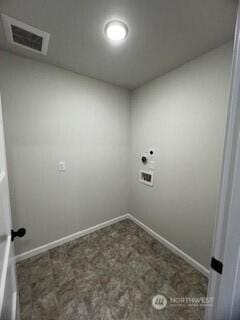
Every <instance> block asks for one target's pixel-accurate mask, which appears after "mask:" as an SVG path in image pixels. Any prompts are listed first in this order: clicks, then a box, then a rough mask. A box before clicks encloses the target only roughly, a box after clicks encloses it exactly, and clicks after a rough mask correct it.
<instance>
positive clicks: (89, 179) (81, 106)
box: [0, 51, 129, 253]
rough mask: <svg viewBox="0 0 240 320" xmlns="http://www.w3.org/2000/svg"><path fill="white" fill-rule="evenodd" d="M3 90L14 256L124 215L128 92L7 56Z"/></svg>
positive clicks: (2, 56)
mask: <svg viewBox="0 0 240 320" xmlns="http://www.w3.org/2000/svg"><path fill="white" fill-rule="evenodd" d="M0 91H1V92H2V102H3V115H4V120H5V131H6V141H7V158H8V166H9V180H10V192H11V205H12V214H13V221H14V226H15V228H18V227H22V226H24V227H26V229H27V235H26V237H25V238H24V239H21V240H18V241H16V247H17V253H21V252H23V251H26V250H29V249H32V248H35V247H37V246H40V245H42V244H45V243H48V242H49V241H53V240H56V239H58V238H61V237H63V236H66V235H68V234H71V233H73V232H76V231H79V230H82V229H85V228H87V227H90V226H93V225H96V224H98V223H100V222H103V221H105V220H107V219H110V218H114V217H117V216H119V215H122V214H124V213H126V211H127V193H128V192H127V174H126V170H127V165H128V161H127V156H128V153H127V151H128V147H129V146H128V143H129V92H128V91H126V90H123V89H120V88H118V87H115V86H112V85H109V84H106V83H104V82H100V81H96V80H93V79H90V78H87V77H81V76H79V75H77V74H74V73H71V72H68V71H64V70H62V69H58V68H55V67H53V66H49V65H46V64H41V63H38V62H34V61H31V60H27V59H23V58H20V57H17V56H14V55H11V54H8V53H6V52H4V51H0ZM60 160H65V161H66V166H67V170H66V172H65V173H60V172H59V171H58V162H59V161H60Z"/></svg>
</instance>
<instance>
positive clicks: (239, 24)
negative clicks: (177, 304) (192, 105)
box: [205, 5, 240, 320]
mask: <svg viewBox="0 0 240 320" xmlns="http://www.w3.org/2000/svg"><path fill="white" fill-rule="evenodd" d="M239 132H240V5H238V11H237V20H236V27H235V38H234V48H233V60H232V71H231V89H230V98H229V108H228V117H227V126H226V134H225V144H224V152H223V164H222V172H221V182H220V191H219V200H218V212H217V217H216V220H215V228H214V234H213V244H212V256H213V257H214V258H216V259H217V260H219V261H221V262H222V263H223V272H222V274H219V273H217V272H216V271H214V270H211V272H210V277H209V285H208V297H213V306H211V307H206V312H205V320H225V319H228V320H235V319H239V318H240V316H239V315H240V303H239V302H238V303H237V304H236V301H237V300H238V299H240V232H239V226H240V134H239ZM238 301H239V300H238ZM237 305H238V307H237ZM237 316H238V317H237Z"/></svg>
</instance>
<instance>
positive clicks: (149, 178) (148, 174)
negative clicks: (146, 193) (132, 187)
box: [139, 170, 153, 187]
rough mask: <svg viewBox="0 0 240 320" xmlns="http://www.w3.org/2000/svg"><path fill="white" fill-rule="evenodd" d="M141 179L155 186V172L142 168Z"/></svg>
mask: <svg viewBox="0 0 240 320" xmlns="http://www.w3.org/2000/svg"><path fill="white" fill-rule="evenodd" d="M139 181H140V182H142V183H144V184H146V185H148V186H151V187H152V186H153V172H152V171H144V170H140V172H139Z"/></svg>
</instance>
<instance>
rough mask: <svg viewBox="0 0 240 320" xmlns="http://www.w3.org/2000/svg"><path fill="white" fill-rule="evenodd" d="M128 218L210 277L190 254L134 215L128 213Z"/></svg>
mask: <svg viewBox="0 0 240 320" xmlns="http://www.w3.org/2000/svg"><path fill="white" fill-rule="evenodd" d="M126 218H128V219H130V220H132V221H133V222H135V223H136V224H137V225H139V227H141V228H142V229H144V230H145V231H146V232H148V233H149V234H150V235H151V236H152V237H154V238H155V239H156V240H158V241H159V242H161V243H162V244H163V245H164V246H165V247H167V248H168V249H169V250H171V251H172V252H173V253H175V254H176V255H178V256H179V257H181V258H182V259H183V260H185V261H186V262H188V263H189V264H190V265H191V266H193V267H194V268H195V269H197V270H198V271H199V272H201V273H202V274H203V275H204V276H205V277H207V278H208V277H209V273H210V271H209V270H208V269H207V268H206V267H204V266H203V265H202V264H201V263H199V262H198V261H196V260H195V259H193V258H192V257H190V256H189V255H188V254H186V253H185V252H183V251H182V250H181V249H179V248H178V247H176V246H175V245H174V244H173V243H171V242H170V241H168V240H167V239H165V238H163V237H162V236H160V235H159V234H158V233H157V232H155V231H153V230H152V229H151V228H150V227H148V226H147V225H145V224H144V223H143V222H141V221H140V220H139V219H137V218H135V217H134V216H133V215H132V214H130V213H127V214H126Z"/></svg>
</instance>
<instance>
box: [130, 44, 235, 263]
mask: <svg viewBox="0 0 240 320" xmlns="http://www.w3.org/2000/svg"><path fill="white" fill-rule="evenodd" d="M231 54H232V46H231V44H227V45H224V46H222V47H220V48H218V49H216V50H213V51H211V52H210V53H208V54H205V55H204V56H201V57H200V58H198V59H196V60H193V61H191V62H189V63H187V64H185V65H184V66H182V67H181V68H178V69H176V70H174V71H172V72H170V73H168V74H166V75H165V76H163V77H161V78H159V79H157V80H154V81H152V82H150V83H148V84H146V85H144V86H143V87H141V88H140V89H138V90H136V91H135V92H134V94H133V96H132V108H131V126H132V129H131V130H132V155H131V158H132V176H131V178H132V183H131V193H130V212H131V213H132V214H133V215H134V216H136V217H137V218H140V220H142V221H143V222H144V223H145V224H147V225H149V226H150V227H151V228H152V229H154V230H155V231H156V232H158V233H159V234H160V235H161V236H163V237H165V238H166V239H167V240H168V241H170V242H172V243H173V244H175V245H176V246H177V247H179V248H180V249H181V250H183V251H184V252H185V253H187V254H189V255H190V256H191V257H193V258H194V259H196V260H197V261H198V262H200V263H201V264H203V265H204V266H206V267H207V268H209V261H210V253H211V243H212V231H213V225H214V217H215V213H216V206H217V194H218V186H219V177H220V166H221V157H222V152H223V143H224V130H225V123H226V115H227V107H228V96H229V85H230V68H231V58H232V56H231ZM151 147H153V148H155V150H156V156H155V159H154V160H155V161H156V164H155V166H156V168H155V170H154V172H155V177H154V178H155V183H154V187H153V188H151V187H148V186H145V185H143V184H140V183H139V182H138V171H139V169H140V168H143V167H144V166H143V165H141V161H140V155H141V153H142V152H144V151H148V150H149V148H151ZM146 168H147V169H149V167H148V166H146Z"/></svg>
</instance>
